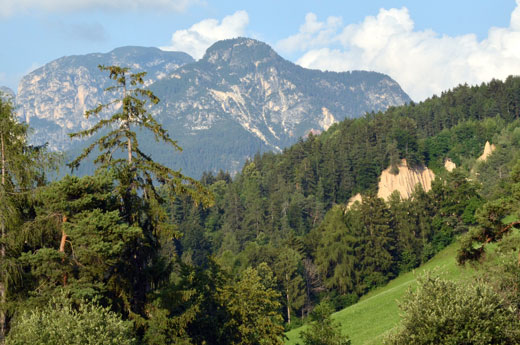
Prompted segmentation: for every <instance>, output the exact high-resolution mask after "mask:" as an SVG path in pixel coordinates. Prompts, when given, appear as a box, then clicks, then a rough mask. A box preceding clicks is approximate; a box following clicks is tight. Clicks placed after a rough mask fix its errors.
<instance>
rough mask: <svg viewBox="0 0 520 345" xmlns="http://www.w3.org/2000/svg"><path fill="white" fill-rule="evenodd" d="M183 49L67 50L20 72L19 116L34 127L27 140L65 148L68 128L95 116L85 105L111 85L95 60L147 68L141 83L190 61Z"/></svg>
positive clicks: (83, 125)
mask: <svg viewBox="0 0 520 345" xmlns="http://www.w3.org/2000/svg"><path fill="white" fill-rule="evenodd" d="M193 61H194V60H193V58H192V57H191V56H189V55H188V54H186V53H181V52H165V51H162V50H160V49H157V48H144V47H121V48H117V49H114V50H112V51H111V52H109V53H106V54H101V53H94V54H88V55H77V56H66V57H62V58H60V59H57V60H54V61H52V62H50V63H48V64H46V65H44V66H43V67H40V68H38V69H36V70H34V71H33V72H31V73H29V74H27V75H26V76H24V77H23V78H22V80H21V81H20V84H19V86H18V96H17V98H16V101H17V105H18V111H19V115H20V117H21V118H23V119H25V121H26V122H28V123H29V124H30V125H31V127H33V128H34V129H35V133H34V135H33V137H32V141H33V142H34V143H37V144H41V143H45V142H48V143H49V147H50V148H51V149H55V150H67V149H69V148H70V147H71V144H72V141H71V140H70V139H69V137H68V136H67V133H70V132H73V131H78V130H80V129H85V128H88V127H90V126H91V125H92V124H93V123H95V122H96V121H97V119H95V118H93V119H89V120H87V119H85V117H84V114H85V110H88V109H92V108H94V107H96V106H97V105H98V104H100V103H106V102H108V101H110V100H111V98H110V97H111V95H110V94H107V93H104V91H103V90H104V89H105V88H107V87H109V86H111V85H112V83H111V80H110V79H108V78H107V74H106V72H102V71H100V70H99V69H98V65H119V66H128V67H131V68H132V70H133V71H136V72H137V71H146V72H148V74H147V76H146V78H147V79H146V84H147V85H150V84H151V83H153V82H154V81H156V80H159V79H161V78H164V77H165V76H167V75H168V74H169V73H171V72H172V71H173V70H175V69H177V68H178V67H179V66H181V65H184V64H186V63H189V62H193Z"/></svg>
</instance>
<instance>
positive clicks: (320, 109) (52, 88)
mask: <svg viewBox="0 0 520 345" xmlns="http://www.w3.org/2000/svg"><path fill="white" fill-rule="evenodd" d="M179 54H180V55H179ZM182 54H183V53H174V52H161V51H160V50H158V49H154V48H142V47H126V48H118V49H116V50H114V51H113V52H111V53H108V54H89V55H82V56H72V57H64V58H61V59H58V60H55V61H53V62H51V63H49V64H47V65H45V66H43V67H42V68H40V69H38V70H36V71H34V72H32V73H30V74H29V75H27V76H25V77H24V78H23V79H22V82H21V83H20V87H19V92H18V94H19V97H18V104H19V110H20V115H21V116H22V117H24V118H25V119H26V120H27V121H28V122H29V121H30V124H31V126H32V127H34V128H35V129H36V131H35V135H34V136H33V137H32V138H31V140H32V142H33V143H36V144H41V143H44V142H49V146H50V147H51V148H53V149H58V150H72V151H74V150H76V151H78V150H79V149H80V148H79V146H81V145H83V146H84V145H86V144H85V142H71V140H70V138H69V137H68V136H67V134H68V133H70V132H76V131H79V130H82V129H86V128H88V127H90V126H91V125H92V124H93V123H94V122H96V121H97V119H95V118H91V119H85V117H84V116H83V114H84V112H85V110H87V109H92V108H94V107H96V106H97V105H98V104H100V103H107V102H108V101H110V100H111V99H112V95H111V94H107V93H103V91H102V90H103V89H104V88H106V87H107V86H109V85H113V83H112V81H111V80H109V79H108V78H107V75H106V73H102V72H99V71H98V69H97V65H98V64H104V65H112V64H115V65H120V66H127V67H130V68H132V71H133V72H137V71H146V72H148V74H147V78H149V79H147V80H146V84H147V86H148V85H149V87H150V90H152V91H153V92H154V94H155V95H156V96H158V97H159V99H160V100H161V101H160V102H159V103H158V104H157V105H155V106H154V107H152V108H151V111H152V114H153V115H154V116H155V118H156V119H157V121H158V122H160V123H161V124H162V125H163V127H164V128H165V129H166V130H167V131H168V133H169V134H170V136H171V137H172V138H174V139H176V140H177V141H178V143H179V145H180V146H181V147H182V148H183V152H182V155H181V154H176V153H172V152H171V150H166V149H163V148H162V147H158V146H157V145H156V144H155V142H154V141H153V138H151V137H141V138H140V139H139V140H140V143H142V146H143V148H144V149H145V150H146V151H147V152H154V159H156V160H158V161H160V162H162V163H165V164H167V165H168V166H170V167H172V168H174V169H182V171H183V172H184V173H186V174H187V175H190V176H194V177H198V176H200V175H201V174H202V172H203V171H213V172H216V171H218V170H220V169H223V170H228V171H230V172H231V173H234V172H236V171H238V170H239V169H240V167H241V166H242V165H243V163H244V161H245V160H246V159H248V158H250V157H252V156H254V155H255V154H256V153H257V152H265V151H275V152H280V151H281V150H282V149H283V148H285V147H288V146H290V145H292V144H294V143H295V142H296V141H297V140H298V138H300V137H305V136H306V135H307V134H308V133H309V132H314V133H317V132H322V131H324V130H327V129H328V128H329V127H330V126H331V125H332V124H334V123H335V122H338V121H341V120H343V119H345V118H355V117H359V116H362V115H364V114H365V113H366V112H371V111H376V112H377V111H384V110H385V109H386V108H388V107H389V106H396V105H401V104H403V103H406V102H409V101H410V98H409V97H408V95H406V93H404V92H403V90H402V89H401V87H400V86H399V85H398V84H397V83H396V82H395V81H394V80H392V79H391V78H390V77H389V76H387V75H384V74H381V73H376V72H366V71H352V72H344V73H335V72H322V71H318V70H310V69H305V68H302V67H300V66H298V65H296V64H294V63H292V62H290V61H287V60H285V59H283V58H282V57H281V56H279V55H278V54H277V53H276V52H275V51H274V50H273V49H271V47H269V46H268V45H267V44H265V43H262V42H259V41H257V40H253V39H249V38H237V39H232V40H225V41H220V42H217V43H215V44H214V45H213V46H211V47H210V48H208V50H207V52H206V54H205V56H204V57H203V58H202V59H201V60H199V61H196V62H194V61H193V60H192V59H191V58H190V57H189V56H186V54H184V55H182ZM105 115H106V114H105Z"/></svg>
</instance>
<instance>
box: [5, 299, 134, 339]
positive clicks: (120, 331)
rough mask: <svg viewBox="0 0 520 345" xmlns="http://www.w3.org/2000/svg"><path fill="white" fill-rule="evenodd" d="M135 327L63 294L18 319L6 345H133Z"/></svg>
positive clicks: (104, 311)
mask: <svg viewBox="0 0 520 345" xmlns="http://www.w3.org/2000/svg"><path fill="white" fill-rule="evenodd" d="M132 329H133V325H132V322H130V321H123V320H122V319H121V317H120V316H119V315H117V314H115V313H113V312H111V311H109V310H108V309H107V308H104V307H101V306H99V305H97V304H95V303H90V302H85V301H83V302H81V303H80V304H79V306H77V307H75V306H74V303H73V302H72V301H71V300H70V299H68V298H66V297H64V296H60V297H58V298H54V299H53V300H51V301H50V302H49V304H48V305H47V306H46V307H45V308H42V309H35V310H32V311H26V312H23V313H21V314H20V315H19V316H18V317H17V318H15V320H14V322H13V325H12V327H11V330H10V332H9V334H8V336H7V337H6V345H26V344H31V345H79V344H81V345H94V344H96V345H98V344H99V345H134V344H135V340H134V339H133V337H132Z"/></svg>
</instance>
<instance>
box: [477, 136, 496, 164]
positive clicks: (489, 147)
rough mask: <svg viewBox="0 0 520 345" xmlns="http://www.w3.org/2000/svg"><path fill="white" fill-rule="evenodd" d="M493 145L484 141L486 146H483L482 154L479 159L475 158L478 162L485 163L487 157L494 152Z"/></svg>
mask: <svg viewBox="0 0 520 345" xmlns="http://www.w3.org/2000/svg"><path fill="white" fill-rule="evenodd" d="M495 149H496V146H495V144H490V143H489V141H486V145H485V146H484V152H483V153H482V155H481V156H480V157H478V158H477V160H478V161H481V162H485V161H486V160H487V159H488V157H489V156H490V155H491V154H492V153H493V151H495Z"/></svg>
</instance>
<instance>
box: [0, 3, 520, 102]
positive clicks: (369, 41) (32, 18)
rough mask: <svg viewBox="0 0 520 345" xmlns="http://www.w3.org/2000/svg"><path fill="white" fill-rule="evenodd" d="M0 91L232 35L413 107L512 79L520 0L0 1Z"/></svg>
mask: <svg viewBox="0 0 520 345" xmlns="http://www.w3.org/2000/svg"><path fill="white" fill-rule="evenodd" d="M0 34H1V35H2V37H4V40H3V42H2V43H3V44H2V48H1V49H0V86H8V87H10V88H11V89H13V90H14V91H15V92H16V89H17V87H18V82H19V81H20V79H21V77H22V76H23V75H25V74H27V73H29V72H30V71H32V70H34V69H36V68H38V67H40V66H42V65H44V64H46V63H48V62H50V61H52V60H54V59H57V58H60V57H62V56H66V55H79V54H88V53H94V52H102V53H104V52H109V51H110V50H112V49H114V48H117V47H121V46H128V45H138V46H146V47H159V48H161V49H164V50H180V51H184V52H187V53H189V54H190V55H192V56H193V57H194V58H196V59H199V58H201V57H202V55H203V54H204V51H205V49H206V48H208V47H209V46H210V45H211V44H213V43H214V42H216V41H218V40H221V39H226V38H233V37H238V36H245V37H252V38H255V39H258V40H260V41H263V42H266V43H268V44H269V45H270V46H271V47H273V48H274V49H275V50H276V51H277V52H278V53H279V54H280V55H281V56H282V57H284V58H286V59H288V60H290V61H293V62H294V63H297V64H299V65H301V66H303V67H307V68H314V69H321V70H330V71H348V70H369V71H377V72H381V73H385V74H388V75H389V76H390V77H392V78H393V79H394V80H396V81H397V82H398V83H399V84H400V85H401V87H402V88H403V90H404V91H405V92H407V93H408V94H409V95H410V97H411V98H412V99H413V100H414V101H421V100H424V99H426V98H428V97H431V96H432V95H434V94H437V95H439V94H440V93H441V92H442V91H445V90H447V89H450V88H453V87H455V86H457V85H459V84H463V83H468V84H470V85H474V84H480V83H482V82H488V81H490V80H491V79H493V78H496V79H505V78H506V77H507V76H508V75H511V74H515V75H520V0H516V1H515V0H436V1H418V0H386V1H382V0H364V1H359V0H356V1H353V0H299V1H293V0H276V1H275V0H263V1H247V0H246V1H244V0H243V1H231V0H219V1H210V0H205V1H204V0H73V1H72V0H0Z"/></svg>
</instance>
